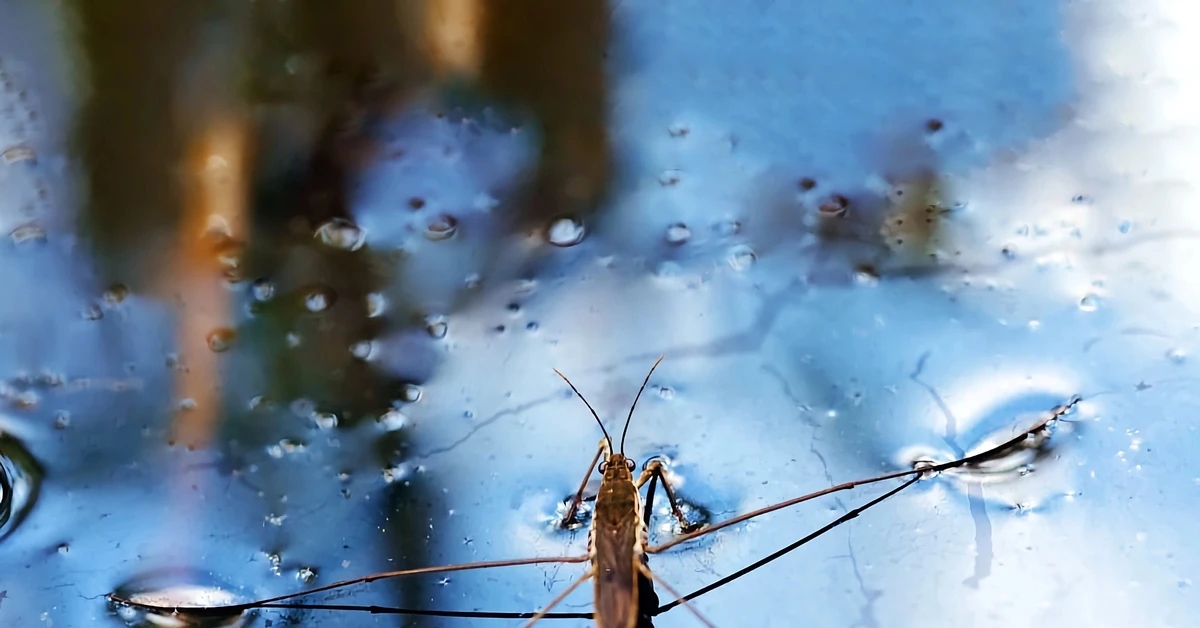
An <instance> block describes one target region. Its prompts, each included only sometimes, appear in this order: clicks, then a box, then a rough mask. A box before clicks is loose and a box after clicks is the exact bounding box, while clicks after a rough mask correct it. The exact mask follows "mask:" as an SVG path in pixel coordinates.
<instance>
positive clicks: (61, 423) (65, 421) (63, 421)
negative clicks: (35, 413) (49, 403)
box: [54, 410, 71, 430]
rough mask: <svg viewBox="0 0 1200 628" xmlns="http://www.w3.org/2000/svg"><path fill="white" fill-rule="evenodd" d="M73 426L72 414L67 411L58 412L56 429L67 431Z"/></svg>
mask: <svg viewBox="0 0 1200 628" xmlns="http://www.w3.org/2000/svg"><path fill="white" fill-rule="evenodd" d="M70 426H71V413H70V412H67V411H66V410H62V411H60V412H58V414H56V415H54V429H56V430H65V429H67V428H68V427H70Z"/></svg>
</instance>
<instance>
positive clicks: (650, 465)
mask: <svg viewBox="0 0 1200 628" xmlns="http://www.w3.org/2000/svg"><path fill="white" fill-rule="evenodd" d="M650 480H654V481H653V482H651V483H650V490H649V491H648V492H647V493H646V512H647V513H649V512H650V506H651V502H653V501H654V484H655V482H658V483H661V484H662V487H663V490H665V491H666V492H667V501H669V502H671V514H672V515H673V516H674V517H675V520H676V521H678V522H679V525H680V527H681V528H682V529H683V531H684V532H691V531H693V530H695V529H696V524H693V523H689V522H688V520H687V517H686V516H685V515H684V514H683V510H682V509H681V508H680V507H679V499H678V498H676V497H675V488H674V487H672V486H671V482H670V480H668V479H667V473H666V468H665V467H664V466H663V463H662V461H661V460H658V459H654V460H650V461H649V462H647V463H646V468H645V469H643V470H642V475H641V476H639V477H638V479H637V483H636V484H637V487H638V489H641V488H642V485H644V484H645V483H646V482H648V481H650ZM646 525H647V526H649V525H650V521H649V519H647V521H646Z"/></svg>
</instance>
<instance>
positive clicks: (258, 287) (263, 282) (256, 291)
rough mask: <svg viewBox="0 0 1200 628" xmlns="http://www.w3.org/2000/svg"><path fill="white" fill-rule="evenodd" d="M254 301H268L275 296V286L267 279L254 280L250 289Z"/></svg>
mask: <svg viewBox="0 0 1200 628" xmlns="http://www.w3.org/2000/svg"><path fill="white" fill-rule="evenodd" d="M250 292H251V293H252V294H253V295H254V299H255V300H256V301H260V302H263V301H270V300H271V297H273V296H275V285H274V284H272V283H271V280H269V279H256V280H255V281H254V284H253V285H252V286H251V287H250Z"/></svg>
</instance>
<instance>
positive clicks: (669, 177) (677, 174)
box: [658, 169, 683, 187]
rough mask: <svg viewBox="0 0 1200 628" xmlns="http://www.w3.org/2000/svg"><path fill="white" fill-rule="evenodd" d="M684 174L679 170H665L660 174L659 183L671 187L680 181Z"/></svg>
mask: <svg viewBox="0 0 1200 628" xmlns="http://www.w3.org/2000/svg"><path fill="white" fill-rule="evenodd" d="M682 176H683V173H682V172H681V171H679V170H675V169H671V170H664V171H663V172H662V174H660V175H658V184H659V185H661V186H663V187H670V186H673V185H675V184H677V183H679V180H680V178H682Z"/></svg>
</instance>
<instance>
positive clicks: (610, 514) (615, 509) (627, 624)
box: [108, 357, 1081, 628]
mask: <svg viewBox="0 0 1200 628" xmlns="http://www.w3.org/2000/svg"><path fill="white" fill-rule="evenodd" d="M661 361H662V358H661V357H660V358H659V361H658V362H655V363H654V367H657V366H658V364H659V362H661ZM555 372H556V373H558V371H555ZM653 372H654V368H653V367H652V368H651V369H650V373H649V374H647V375H646V380H645V381H644V382H642V387H641V389H639V391H638V395H637V397H635V398H634V402H633V405H632V406H631V407H630V409H629V416H627V417H626V420H625V428H624V430H623V431H622V433H621V441H620V446H619V447H618V448H616V449H615V451H614V447H613V442H612V439H611V438H610V437H609V435H608V431H607V430H606V429H605V428H604V424H603V422H601V421H600V418H599V416H598V415H597V414H596V412H595V410H592V408H591V405H590V404H587V400H586V399H583V395H579V397H580V399H582V400H583V401H584V403H585V404H586V405H587V406H588V410H589V411H591V413H592V416H593V417H594V418H595V419H596V422H597V423H598V424H599V425H600V429H601V430H602V431H603V432H604V438H603V439H602V440H601V441H600V445H599V447H598V448H597V450H596V454H595V456H594V457H593V458H592V460H591V462H589V464H588V472H587V475H585V476H584V478H583V482H581V483H580V486H579V490H578V491H577V492H576V493H575V495H574V496H573V497H572V499H571V501H570V506H569V507H568V509H567V512H566V514H565V515H564V517H563V519H562V525H563V526H564V527H567V526H569V525H570V524H571V523H573V522H575V521H576V519H575V515H576V512H577V510H578V508H579V505H580V503H581V502H582V500H583V493H584V489H585V488H586V486H587V483H588V480H589V479H590V478H591V475H592V473H593V469H596V470H598V471H599V473H600V474H601V484H600V490H599V492H598V494H597V495H596V498H595V506H594V512H593V517H592V525H591V529H590V532H589V537H588V553H587V554H586V555H583V556H560V557H535V558H522V559H513V560H497V561H485V562H475V563H462V564H457V565H444V566H437V567H421V568H416V569H406V570H401V571H390V572H381V573H376V574H371V575H368V576H363V577H360V578H354V579H351V580H344V581H341V582H335V583H332V584H328V585H324V586H320V587H316V588H313V589H309V590H307V591H302V592H298V593H290V594H287V595H280V596H277V597H273V598H268V599H263V600H258V601H255V602H248V603H245V604H237V605H227V606H214V607H178V606H169V605H162V604H152V603H149V602H148V601H144V600H139V599H137V598H136V597H135V596H131V595H121V594H117V593H112V594H109V595H108V598H109V600H110V601H112V602H113V603H116V604H118V605H122V606H127V607H134V608H140V609H143V610H146V611H151V612H157V613H175V614H180V615H188V616H192V617H197V618H203V617H208V618H212V617H230V616H235V615H239V614H241V613H244V612H245V611H247V610H250V609H259V608H263V609H266V608H275V609H311V610H339V611H367V612H371V613H375V614H383V613H386V614H402V615H423V616H435V617H460V618H476V619H489V618H490V619H528V620H529V621H528V623H526V624H525V626H526V627H528V626H531V625H533V624H534V623H536V622H538V621H540V620H542V619H568V618H569V619H585V618H586V619H593V620H594V621H595V624H596V626H597V628H653V626H652V623H651V620H652V618H653V617H655V616H658V615H660V614H662V613H664V612H666V611H668V610H670V609H672V608H674V607H676V606H680V605H682V606H684V607H685V608H687V609H688V610H689V611H691V612H692V613H693V614H694V615H695V616H696V617H697V618H698V619H699V620H700V621H701V622H703V623H704V624H705V625H707V626H710V627H711V626H712V625H713V624H712V623H711V622H709V621H708V620H707V619H705V618H704V617H703V616H702V615H700V613H699V612H698V611H697V610H696V609H695V608H693V607H692V606H691V605H690V604H689V602H690V600H694V599H695V598H697V597H699V596H701V595H704V594H705V593H708V592H709V591H712V590H714V589H717V588H718V587H720V586H722V585H724V584H726V583H728V582H731V581H732V580H735V579H737V578H740V577H742V576H744V575H746V574H748V573H750V572H751V571H754V570H755V569H757V568H759V567H761V566H763V565H765V564H767V563H770V562H772V561H775V560H777V559H779V558H781V557H783V556H784V555H786V554H789V553H791V552H793V551H795V550H796V549H797V548H799V547H800V546H802V545H804V544H806V543H808V542H809V541H811V540H813V539H815V538H817V537H819V536H821V535H822V534H824V533H825V532H828V531H829V530H832V529H833V528H835V527H837V526H839V525H842V524H844V523H846V522H847V521H850V520H852V519H854V518H856V517H858V516H859V515H861V514H862V513H863V512H865V511H866V510H867V509H869V508H871V507H873V506H875V505H877V504H879V503H881V502H883V501H884V500H886V499H888V498H889V497H891V496H893V495H895V494H896V493H899V492H900V491H902V490H904V489H905V488H908V487H909V486H912V485H913V484H915V483H916V482H918V481H920V480H921V479H922V478H925V477H932V476H933V475H936V474H937V473H939V472H941V471H947V470H950V469H955V468H969V467H972V466H983V465H986V464H987V463H988V462H989V461H993V460H995V459H998V458H1001V457H1004V456H1007V455H1009V454H1011V453H1013V452H1014V451H1017V450H1019V449H1029V448H1034V449H1040V448H1041V447H1043V446H1044V445H1045V443H1046V442H1047V439H1048V438H1049V436H1050V428H1051V426H1052V425H1053V424H1054V423H1055V422H1057V421H1058V420H1059V419H1060V418H1062V417H1063V416H1064V415H1065V414H1066V413H1067V412H1069V411H1070V410H1071V409H1072V408H1073V407H1074V406H1075V405H1076V404H1078V403H1079V402H1080V401H1081V399H1080V398H1079V397H1074V398H1073V399H1072V400H1071V401H1070V402H1069V403H1067V404H1065V405H1061V406H1058V407H1057V408H1054V409H1053V410H1052V411H1051V412H1049V413H1048V414H1047V415H1045V416H1043V417H1042V418H1041V419H1040V420H1039V421H1037V422H1036V423H1034V425H1032V426H1031V427H1029V428H1028V429H1025V430H1023V431H1020V432H1019V433H1017V434H1015V435H1014V436H1013V437H1011V438H1009V439H1007V440H1005V441H1004V442H1002V443H1000V444H998V445H995V446H993V447H990V448H988V449H987V450H985V451H981V452H978V453H975V454H971V455H967V456H964V457H962V458H959V459H957V460H951V461H948V462H942V463H933V462H920V463H917V464H914V465H913V467H912V468H910V469H906V470H901V471H894V472H891V473H886V474H883V475H879V476H876V477H873V478H868V479H863V480H855V481H851V482H845V483H842V484H838V485H835V486H830V487H827V488H824V489H821V490H818V491H814V492H812V493H809V494H807V495H802V496H799V497H794V498H792V499H788V500H785V501H782V502H779V503H776V504H772V505H770V506H765V507H763V508H760V509H758V510H754V511H752V512H748V513H744V514H741V515H738V516H735V517H732V518H730V519H726V520H725V521H722V522H719V523H716V524H712V525H708V526H704V527H703V528H698V527H697V526H695V525H692V524H690V523H689V522H688V521H687V518H686V517H685V516H684V514H683V512H682V510H681V509H680V507H679V505H678V500H677V498H676V495H675V491H674V489H673V488H672V486H671V484H670V482H669V481H668V479H667V476H666V474H665V471H664V468H663V465H662V463H661V462H660V461H658V460H656V459H651V460H650V461H648V462H647V463H646V464H645V465H644V466H643V469H642V472H641V474H640V475H639V476H638V477H637V479H636V480H635V479H634V475H633V474H634V471H635V470H636V468H637V465H636V464H635V463H634V461H633V459H631V458H629V457H627V456H626V455H625V453H624V441H625V435H626V433H628V430H629V422H630V419H631V418H632V416H633V410H634V408H635V407H636V406H637V400H638V399H640V398H641V394H642V391H644V390H645V388H646V384H647V383H648V382H649V381H650V375H651V374H653ZM558 374H559V376H560V377H563V379H564V380H566V381H567V384H568V385H569V386H570V387H571V389H572V390H574V391H575V393H576V394H579V391H578V390H577V389H575V386H574V385H573V384H571V382H570V380H567V378H566V377H565V376H563V375H562V373H558ZM597 463H599V465H598V466H597ZM889 480H904V481H903V482H902V483H900V484H899V485H897V486H895V487H894V488H892V489H890V490H888V491H886V492H884V493H883V494H882V495H879V496H877V497H875V498H874V499H871V500H870V501H868V502H866V503H864V504H862V505H861V506H858V507H857V508H854V509H851V510H849V511H847V512H846V513H844V514H842V515H841V516H840V517H838V518H836V519H834V520H833V521H831V522H830V523H828V524H826V525H825V526H822V527H821V528H819V529H818V530H815V531H813V532H811V533H809V534H808V535H806V536H804V537H803V538H800V539H798V540H797V541H795V542H793V543H791V544H790V545H788V546H786V547H783V548H781V549H779V550H778V551H776V552H774V553H772V554H770V555H768V556H766V557H764V558H762V559H759V560H757V561H755V562H754V563H751V564H750V565H747V566H745V567H743V568H742V569H739V570H737V571H735V572H734V573H731V574H729V575H727V576H724V577H722V578H720V579H718V580H717V581H715V582H712V583H710V584H708V585H706V586H704V587H702V588H700V589H697V590H696V591H692V592H691V593H688V594H687V595H680V594H679V593H678V592H676V591H675V590H674V589H673V588H671V587H670V585H668V584H667V583H665V582H663V580H662V579H661V578H659V577H658V576H657V575H655V574H654V573H653V572H652V571H651V570H650V568H649V566H648V560H647V556H648V555H651V554H657V553H659V552H664V551H666V550H669V549H671V548H673V547H676V546H678V545H680V544H682V543H685V542H687V541H691V540H694V539H696V538H698V537H701V536H703V535H706V534H710V533H712V532H715V531H717V530H720V529H723V528H727V527H729V526H733V525H736V524H738V523H742V522H745V521H748V520H750V519H754V518H756V517H760V516H762V515H765V514H768V513H771V512H774V511H777V510H781V509H784V508H788V507H791V506H794V505H796V504H800V503H803V502H806V501H809V500H812V499H816V498H818V497H822V496H825V495H829V494H832V493H837V492H840V491H846V490H850V489H853V488H856V487H859V486H864V485H867V484H875V483H879V482H884V481H889ZM647 484H648V485H649V486H648V488H647V491H646V498H645V500H644V502H643V500H642V498H641V496H640V494H639V490H640V489H641V488H642V487H643V486H646V485H647ZM659 484H661V485H662V486H663V489H664V492H665V493H666V494H667V498H668V500H669V502H670V505H671V513H672V516H673V517H674V518H675V519H676V520H677V521H678V523H679V524H680V526H681V527H682V530H683V532H684V533H683V534H681V535H680V536H677V537H675V538H674V539H672V540H670V541H667V542H665V543H662V544H660V545H648V535H647V530H648V528H649V522H650V515H651V505H652V504H653V503H654V493H655V489H656V487H657V486H658V485H659ZM545 563H560V564H561V563H589V565H588V570H587V571H586V572H585V573H584V574H583V575H582V576H581V577H579V578H578V579H577V580H575V581H574V582H573V583H572V584H571V585H570V586H569V587H567V589H566V590H564V591H563V592H562V593H560V594H559V595H558V596H557V597H555V598H554V599H553V600H552V601H551V602H550V603H549V604H547V605H546V607H545V608H543V609H542V610H541V611H538V612H485V611H447V610H427V609H407V608H394V607H381V606H350V605H337V604H310V603H297V602H292V601H290V600H293V599H296V598H300V597H304V596H309V595H313V594H316V593H321V592H325V591H331V590H335V589H340V588H343V587H347V586H350V585H355V584H363V583H369V582H373V581H376V580H383V579H388V578H397V577H401V576H412V575H417V574H429V573H447V572H454V571H466V570H476V569H488V568H493V567H506V566H516V565H533V564H545ZM589 579H594V599H593V612H591V613H555V612H552V609H553V608H554V607H555V606H557V605H558V604H559V603H560V602H562V601H563V600H564V599H566V597H567V596H568V595H570V594H571V593H572V592H573V591H575V590H576V589H577V588H579V587H580V586H581V585H583V584H584V583H585V582H586V581H587V580H589ZM655 584H657V585H658V586H660V587H662V588H663V589H665V590H667V591H668V592H669V593H671V594H672V595H673V596H674V598H675V599H674V600H673V601H671V602H668V603H666V604H659V599H658V596H657V594H656V593H655V590H654V586H653V585H655Z"/></svg>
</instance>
